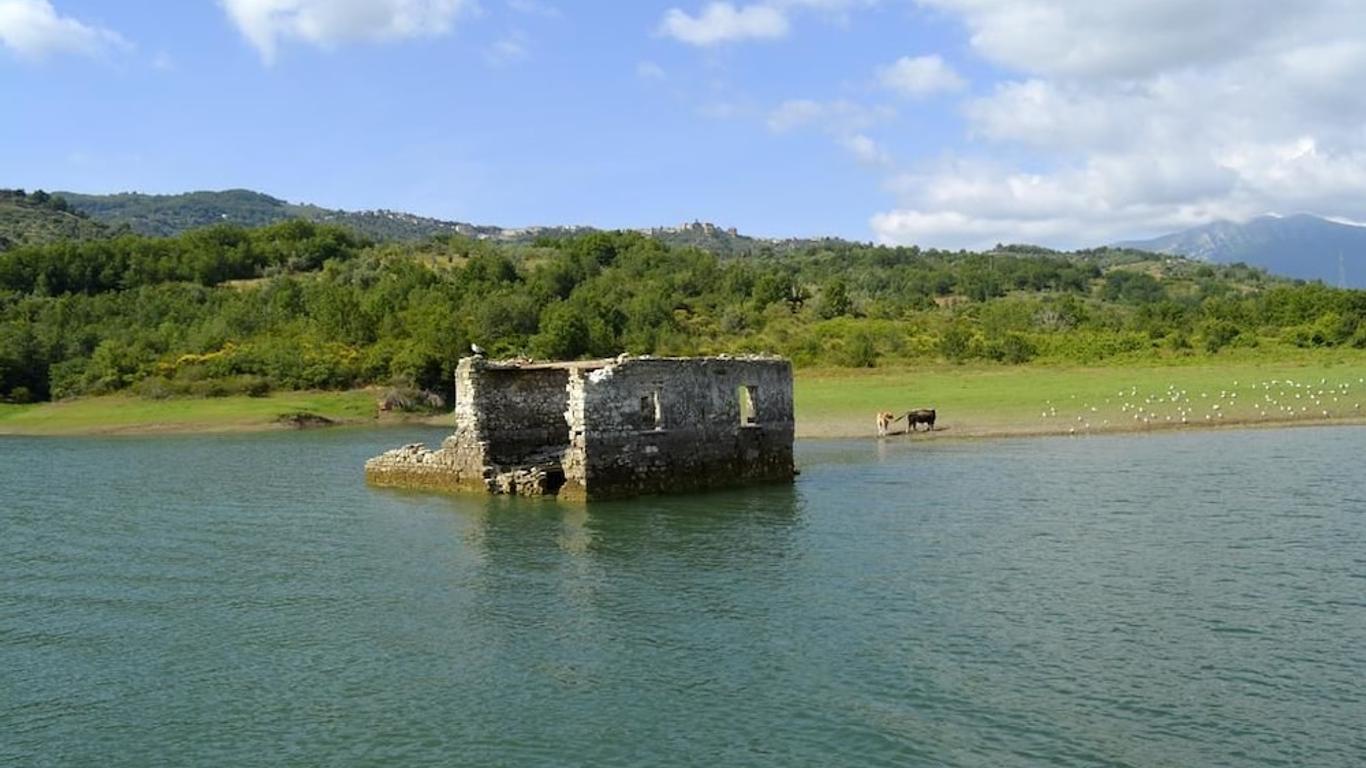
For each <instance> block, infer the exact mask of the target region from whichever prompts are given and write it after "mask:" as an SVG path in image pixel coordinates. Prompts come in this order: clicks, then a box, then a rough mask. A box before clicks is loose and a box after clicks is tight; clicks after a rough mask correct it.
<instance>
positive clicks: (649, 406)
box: [640, 390, 664, 429]
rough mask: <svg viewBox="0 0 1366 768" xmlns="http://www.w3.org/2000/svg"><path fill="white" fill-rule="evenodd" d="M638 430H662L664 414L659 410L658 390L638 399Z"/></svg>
mask: <svg viewBox="0 0 1366 768" xmlns="http://www.w3.org/2000/svg"><path fill="white" fill-rule="evenodd" d="M640 428H641V429H663V428H664V414H663V413H661V412H660V409H659V390H655V391H654V392H651V393H650V394H648V395H643V396H641V398H640Z"/></svg>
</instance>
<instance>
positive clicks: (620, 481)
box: [562, 358, 795, 499]
mask: <svg viewBox="0 0 1366 768" xmlns="http://www.w3.org/2000/svg"><path fill="white" fill-rule="evenodd" d="M741 388H746V389H745V392H747V393H749V394H751V395H752V400H753V406H754V409H753V410H754V413H753V419H752V421H751V422H750V423H742V421H741V402H742V400H743V399H744V396H743V395H742V394H741ZM569 401H570V419H571V422H572V424H571V431H572V438H571V445H570V449H569V451H568V452H567V453H566V457H565V476H566V486H565V489H564V490H563V491H562V494H567V495H574V496H581V497H583V498H586V499H600V498H612V497H620V496H634V495H637V494H643V493H668V492H676V491H691V490H700V489H705V488H718V487H725V486H733V485H747V484H753V483H759V482H779V481H781V482H790V481H791V480H792V478H793V476H794V474H795V472H794V467H793V459H792V438H793V426H794V425H793V408H792V368H791V365H790V364H789V363H788V362H787V361H785V360H779V359H772V358H700V359H651V358H633V359H628V360H626V361H624V362H621V363H618V364H616V365H612V366H610V367H606V368H601V369H598V370H592V371H574V372H573V373H571V376H570V397H569Z"/></svg>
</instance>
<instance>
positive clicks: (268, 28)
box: [221, 0, 475, 63]
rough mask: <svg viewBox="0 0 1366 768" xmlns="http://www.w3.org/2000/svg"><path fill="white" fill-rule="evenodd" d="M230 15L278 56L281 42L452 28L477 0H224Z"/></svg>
mask: <svg viewBox="0 0 1366 768" xmlns="http://www.w3.org/2000/svg"><path fill="white" fill-rule="evenodd" d="M221 2H222V5H223V9H224V10H225V11H226V12H227V14H228V18H229V19H231V20H232V22H233V24H235V25H236V26H237V28H238V29H239V30H240V31H241V32H242V34H243V35H244V36H245V37H246V38H247V40H248V41H250V42H251V44H252V45H253V46H255V47H256V49H257V50H258V51H259V52H260V53H261V58H262V59H264V60H265V61H266V62H267V63H269V62H272V61H274V59H275V55H276V52H277V50H278V48H279V45H280V43H281V42H282V41H286V40H298V41H301V42H305V43H309V44H312V45H315V46H319V47H322V48H330V47H333V46H336V45H339V44H341V43H348V42H387V41H393V40H402V39H406V38H414V37H436V36H440V35H444V34H446V33H448V32H449V31H450V29H451V26H452V25H453V24H454V23H455V19H456V17H458V16H459V15H460V14H461V13H463V12H467V11H471V10H473V9H474V7H475V4H474V2H473V0H221Z"/></svg>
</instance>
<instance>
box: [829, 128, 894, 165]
mask: <svg viewBox="0 0 1366 768" xmlns="http://www.w3.org/2000/svg"><path fill="white" fill-rule="evenodd" d="M839 142H840V144H841V145H843V146H844V148H845V149H847V150H849V152H850V154H852V155H853V156H854V158H855V159H856V160H858V161H859V162H860V163H863V164H864V165H871V166H878V167H890V166H891V165H892V156H891V154H890V153H888V152H887V150H886V149H884V148H883V147H882V145H881V144H878V143H877V142H876V141H874V140H872V139H870V138H868V137H867V136H865V135H864V134H862V133H855V134H852V135H850V136H844V137H842V138H841V139H840V140H839Z"/></svg>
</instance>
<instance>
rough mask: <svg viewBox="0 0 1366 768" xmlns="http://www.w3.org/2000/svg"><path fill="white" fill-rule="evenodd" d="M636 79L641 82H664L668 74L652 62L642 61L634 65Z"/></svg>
mask: <svg viewBox="0 0 1366 768" xmlns="http://www.w3.org/2000/svg"><path fill="white" fill-rule="evenodd" d="M636 77H638V78H640V79H641V80H664V79H667V78H668V74H667V73H666V72H665V71H664V68H663V67H661V66H659V65H658V64H656V63H654V62H653V61H642V62H640V63H638V64H636Z"/></svg>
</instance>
